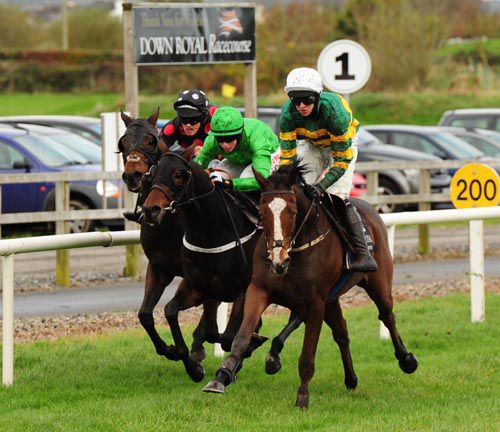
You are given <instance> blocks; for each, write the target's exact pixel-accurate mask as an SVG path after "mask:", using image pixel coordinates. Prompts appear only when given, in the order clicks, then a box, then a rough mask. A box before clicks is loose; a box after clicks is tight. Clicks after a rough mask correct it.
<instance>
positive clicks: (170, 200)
mask: <svg viewBox="0 0 500 432" xmlns="http://www.w3.org/2000/svg"><path fill="white" fill-rule="evenodd" d="M152 183H153V184H152V186H151V190H150V192H149V194H148V196H147V198H146V200H145V202H144V205H143V211H144V216H145V219H146V221H148V222H150V223H154V224H156V225H159V224H161V223H162V221H163V218H164V217H166V214H168V213H169V212H182V213H183V214H184V215H185V219H186V230H185V234H184V239H183V244H184V247H183V249H182V253H181V260H182V265H183V269H184V279H183V281H182V282H181V284H180V285H179V287H178V289H177V292H176V293H175V296H174V297H173V298H172V300H171V301H170V302H169V303H168V304H167V305H166V306H165V316H166V318H167V321H168V323H169V325H170V329H171V331H172V336H173V339H174V341H175V346H176V347H177V350H178V352H179V354H180V356H181V360H182V362H183V363H184V366H185V369H186V371H187V373H188V375H189V376H190V377H191V379H192V380H193V381H195V382H198V381H200V380H201V379H203V377H204V370H203V368H202V367H201V365H199V364H198V363H197V362H195V361H194V360H193V359H192V358H190V357H189V356H188V353H187V347H186V344H185V342H184V339H183V336H182V332H181V329H180V327H179V323H178V313H179V311H181V310H185V309H188V308H191V307H194V306H197V305H199V304H200V303H202V302H204V301H207V300H208V299H213V300H217V301H224V302H233V307H232V309H231V314H230V317H229V321H228V324H227V327H226V330H225V331H224V333H223V334H221V335H220V343H221V346H222V349H223V350H225V351H229V350H230V349H231V343H232V341H233V339H234V335H235V334H236V332H237V330H238V328H239V326H240V324H241V321H242V318H243V304H244V298H245V291H246V288H247V286H248V283H249V281H250V276H251V273H252V260H251V257H252V255H253V251H254V248H255V244H256V242H257V239H258V238H259V236H260V234H261V231H260V230H257V228H256V226H255V224H254V223H252V222H251V221H250V220H249V219H248V218H247V217H246V216H245V214H244V213H243V212H242V211H241V210H240V208H239V207H238V206H237V204H236V203H235V202H234V201H232V200H230V199H228V198H226V194H225V192H223V191H222V190H221V189H220V187H219V186H214V185H213V184H212V181H211V180H210V178H209V175H208V173H207V172H206V171H205V170H204V169H203V168H202V167H201V166H200V165H198V164H197V163H196V162H194V161H187V160H186V159H184V158H182V157H180V156H178V155H177V154H174V153H167V154H165V155H164V156H163V158H162V159H161V160H160V162H159V164H158V166H157V167H156V168H155V169H154V173H153V181H152ZM259 328H260V320H258V321H257V322H256V323H255V326H254V329H253V330H254V331H255V330H258V329H259ZM265 340H267V338H265V337H263V336H260V335H258V334H256V333H255V334H253V335H252V336H251V339H249V341H251V343H250V345H249V346H248V350H247V351H246V352H245V353H244V355H245V357H246V356H249V355H250V353H251V352H252V351H253V350H254V349H256V348H257V347H258V346H260V345H261V344H262V343H263V342H265Z"/></svg>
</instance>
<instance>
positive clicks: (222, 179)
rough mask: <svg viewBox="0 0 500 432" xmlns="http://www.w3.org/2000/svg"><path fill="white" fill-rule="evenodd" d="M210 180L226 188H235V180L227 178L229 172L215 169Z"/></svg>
mask: <svg viewBox="0 0 500 432" xmlns="http://www.w3.org/2000/svg"><path fill="white" fill-rule="evenodd" d="M209 177H210V180H212V183H213V184H214V186H216V185H220V187H222V188H224V189H232V188H233V181H232V180H231V179H228V178H227V174H225V173H221V172H220V171H214V172H212V173H210V176H209Z"/></svg>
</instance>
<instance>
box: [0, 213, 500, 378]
mask: <svg viewBox="0 0 500 432" xmlns="http://www.w3.org/2000/svg"><path fill="white" fill-rule="evenodd" d="M382 218H383V219H384V223H385V224H386V226H387V229H388V235H389V246H390V248H391V252H393V251H394V234H395V228H396V225H404V224H422V223H433V222H443V221H447V222H448V221H467V220H468V221H470V269H471V271H470V277H471V317H472V322H480V321H483V320H484V318H485V312H484V244H483V241H484V240H483V219H492V218H500V207H488V208H480V209H466V210H464V209H462V210H434V211H427V212H403V213H398V214H392V215H382ZM138 242H139V231H137V230H135V231H120V232H94V233H82V234H65V235H55V236H42V237H31V238H19V239H12V240H0V256H2V274H3V318H2V324H3V344H2V351H3V353H2V356H3V360H2V383H3V384H4V385H12V384H13V381H14V256H15V254H19V253H29V252H40V251H47V250H61V249H71V248H82V247H90V246H104V247H111V246H121V245H130V244H136V243H138ZM224 310H225V311H227V309H224ZM226 313H227V312H226ZM222 315H223V314H222ZM217 318H218V319H217V322H218V323H219V325H220V323H221V321H222V320H221V315H220V314H218V317H217ZM380 329H381V330H380V332H381V337H382V338H387V337H388V333H387V329H385V327H384V326H383V324H381V327H380Z"/></svg>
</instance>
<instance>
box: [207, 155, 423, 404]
mask: <svg viewBox="0 0 500 432" xmlns="http://www.w3.org/2000/svg"><path fill="white" fill-rule="evenodd" d="M303 172H304V169H303V168H302V167H301V166H300V165H299V164H298V163H297V162H295V163H293V164H291V165H287V166H283V167H281V168H280V169H279V170H278V171H276V172H274V173H273V174H272V175H271V176H270V177H269V179H267V180H266V179H264V178H263V177H262V176H260V175H259V173H255V177H256V179H257V181H258V182H259V184H260V186H261V188H262V191H263V192H262V196H261V200H260V204H259V211H260V215H261V222H262V226H263V228H264V236H262V237H261V238H260V239H259V242H258V244H257V246H256V250H255V254H254V263H253V274H252V280H251V283H250V285H249V287H248V290H247V295H246V301H245V308H244V309H245V310H244V318H243V323H242V325H241V327H240V329H239V331H238V334H237V335H236V337H235V339H234V342H233V345H232V347H231V354H230V355H229V356H228V357H227V358H226V359H225V360H224V362H223V364H222V366H221V368H220V369H219V370H218V371H217V374H216V378H215V380H213V381H211V382H210V383H208V384H207V386H206V387H205V388H204V390H205V391H209V392H216V393H223V392H224V388H225V387H226V386H227V385H229V384H230V383H232V382H233V381H234V379H235V374H236V372H237V371H238V370H239V368H240V367H241V362H242V358H243V357H242V354H243V353H244V352H245V349H246V347H247V345H248V343H249V340H250V336H251V334H252V329H253V328H254V326H255V325H256V323H257V322H258V321H259V319H260V317H261V315H262V313H263V312H264V310H265V309H266V308H267V306H268V305H269V304H271V303H278V304H280V305H283V306H285V307H288V308H289V309H291V310H293V311H295V312H297V313H298V315H299V317H300V318H301V319H302V321H303V322H304V323H305V334H304V341H303V346H302V353H301V356H300V359H299V375H300V386H299V389H298V393H297V399H296V406H297V407H300V408H306V407H307V406H308V404H309V383H310V381H311V379H312V377H313V374H314V358H315V354H316V348H317V343H318V339H319V334H320V330H321V326H322V322H323V321H325V322H326V323H327V325H328V326H329V327H330V328H331V329H332V334H333V337H334V339H335V341H336V342H337V344H338V345H339V348H340V351H341V356H342V362H343V365H344V373H345V380H344V382H345V384H346V386H347V387H348V388H351V389H353V388H355V387H356V385H357V377H356V375H355V373H354V368H353V365H352V359H351V354H350V350H349V337H348V332H347V326H346V323H345V320H344V319H343V317H342V311H341V308H340V304H339V297H340V296H341V295H342V294H343V293H345V292H346V291H348V290H349V289H351V288H352V287H353V286H354V285H359V286H362V287H363V288H364V289H365V290H366V292H367V293H368V295H369V296H370V298H371V299H372V300H373V301H374V302H375V304H376V305H377V308H378V311H379V319H380V320H381V321H382V322H383V323H384V324H385V325H386V327H387V328H388V329H389V332H390V334H391V338H392V343H393V345H394V348H395V356H396V358H397V359H398V360H399V366H400V368H401V369H402V370H403V371H404V372H406V373H412V372H414V371H415V370H416V368H417V366H418V363H417V359H416V357H415V356H414V355H413V354H412V353H409V352H408V351H407V349H406V348H405V346H404V344H403V341H402V340H401V337H400V335H399V333H398V331H397V329H396V320H395V316H394V314H393V311H392V309H393V300H392V294H391V290H392V274H393V263H392V257H391V253H390V251H389V245H388V240H387V233H386V229H385V225H384V223H383V221H382V219H381V218H380V216H379V215H378V213H377V212H376V211H375V210H374V209H373V208H372V207H371V206H370V205H369V204H368V203H366V202H364V201H362V200H353V203H355V205H356V207H357V209H358V211H359V212H360V214H361V216H362V219H363V220H364V221H365V223H366V224H367V229H368V230H369V233H370V235H371V238H372V239H373V241H374V244H375V249H374V256H375V259H376V261H377V264H378V270H377V271H376V272H373V273H368V274H363V273H354V272H349V271H346V270H344V254H345V247H344V244H343V242H342V241H341V239H340V237H339V235H338V233H337V231H336V230H333V229H332V224H331V222H330V220H329V219H328V217H327V215H326V213H325V210H324V208H323V207H321V206H320V205H319V203H317V202H316V201H311V200H310V199H309V198H308V197H307V196H306V194H305V193H304V191H303V189H302V187H301V186H300V185H299V183H300V182H302V181H303V180H302V173H303Z"/></svg>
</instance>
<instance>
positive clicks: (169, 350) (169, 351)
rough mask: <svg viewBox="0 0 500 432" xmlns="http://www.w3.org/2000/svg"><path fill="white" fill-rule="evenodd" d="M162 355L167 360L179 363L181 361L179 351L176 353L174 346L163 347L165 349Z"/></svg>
mask: <svg viewBox="0 0 500 432" xmlns="http://www.w3.org/2000/svg"><path fill="white" fill-rule="evenodd" d="M162 354H163V355H164V356H165V357H166V358H168V359H169V360H174V361H179V360H180V359H181V356H180V355H179V351H177V348H176V347H175V345H165V349H164V351H163V352H162Z"/></svg>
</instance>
